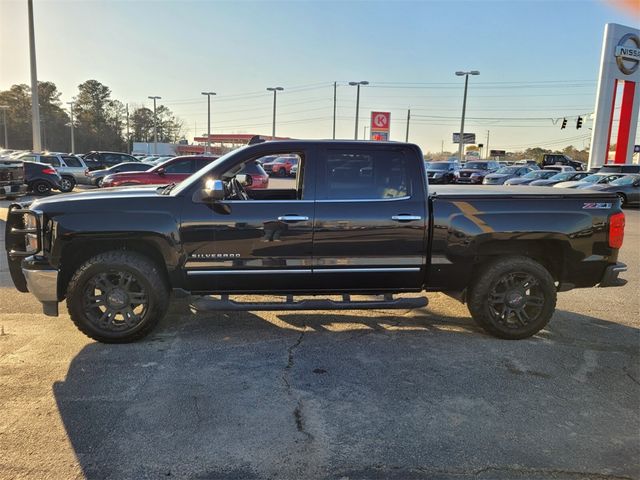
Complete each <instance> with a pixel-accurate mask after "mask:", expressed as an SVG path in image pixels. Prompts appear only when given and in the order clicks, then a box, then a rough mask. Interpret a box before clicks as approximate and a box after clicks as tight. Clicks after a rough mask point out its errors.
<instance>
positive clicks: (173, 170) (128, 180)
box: [102, 156, 218, 187]
mask: <svg viewBox="0 0 640 480" xmlns="http://www.w3.org/2000/svg"><path fill="white" fill-rule="evenodd" d="M217 158H218V157H213V156H206V157H205V156H202V157H201V156H185V157H175V158H172V159H170V160H167V161H166V162H162V163H161V164H159V165H156V166H155V167H153V168H151V169H150V170H147V171H146V172H121V173H114V174H113V175H107V176H106V177H104V180H103V181H102V186H103V187H122V186H125V185H163V184H166V183H180V182H181V181H182V180H184V179H185V178H187V177H189V176H191V175H192V174H194V173H195V172H197V171H198V170H200V169H201V168H202V167H204V166H206V165H208V164H209V163H211V162H213V161H214V160H216V159H217Z"/></svg>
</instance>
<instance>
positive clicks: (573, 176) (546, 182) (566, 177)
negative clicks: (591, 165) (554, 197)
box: [529, 169, 590, 187]
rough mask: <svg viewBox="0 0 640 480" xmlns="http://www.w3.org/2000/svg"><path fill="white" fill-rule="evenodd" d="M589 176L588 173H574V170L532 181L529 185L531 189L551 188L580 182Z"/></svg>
mask: <svg viewBox="0 0 640 480" xmlns="http://www.w3.org/2000/svg"><path fill="white" fill-rule="evenodd" d="M544 170H546V169H543V171H544ZM589 175H590V173H589V172H576V171H575V170H573V171H568V172H560V173H556V174H555V175H553V176H551V177H549V178H547V179H540V180H534V181H533V182H531V183H530V184H529V185H531V186H532V187H553V186H554V185H556V184H558V183H560V182H571V181H580V180H582V179H583V178H585V177H588V176H589Z"/></svg>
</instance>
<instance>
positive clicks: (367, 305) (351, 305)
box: [190, 294, 429, 312]
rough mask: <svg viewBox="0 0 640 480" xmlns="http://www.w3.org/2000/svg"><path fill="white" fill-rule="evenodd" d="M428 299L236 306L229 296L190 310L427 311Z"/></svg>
mask: <svg viewBox="0 0 640 480" xmlns="http://www.w3.org/2000/svg"><path fill="white" fill-rule="evenodd" d="M428 303H429V300H428V299H427V297H411V298H396V299H394V298H393V295H389V294H386V295H384V300H356V301H352V300H351V296H350V295H342V300H341V301H336V300H328V299H323V300H315V299H314V300H300V301H295V300H294V299H293V295H287V296H286V300H285V301H284V302H237V301H235V300H230V299H229V295H221V297H220V299H217V298H211V297H200V298H197V299H195V300H193V301H192V302H191V305H190V307H191V309H192V310H193V311H196V312H211V311H219V310H227V311H249V310H253V311H274V310H377V309H381V310H387V309H389V310H391V309H393V310H397V309H399V310H411V309H414V308H421V307H426V306H427V305H428Z"/></svg>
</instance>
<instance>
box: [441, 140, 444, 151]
mask: <svg viewBox="0 0 640 480" xmlns="http://www.w3.org/2000/svg"><path fill="white" fill-rule="evenodd" d="M440 153H444V140H442V143H441V144H440Z"/></svg>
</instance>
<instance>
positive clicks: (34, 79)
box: [27, 0, 42, 152]
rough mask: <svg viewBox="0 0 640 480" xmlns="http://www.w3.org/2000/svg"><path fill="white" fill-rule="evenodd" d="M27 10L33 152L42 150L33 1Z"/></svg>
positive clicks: (29, 3) (29, 0) (29, 1)
mask: <svg viewBox="0 0 640 480" xmlns="http://www.w3.org/2000/svg"><path fill="white" fill-rule="evenodd" d="M27 6H28V10H29V59H30V63H31V133H32V138H33V151H35V152H40V151H41V150H42V137H41V135H40V101H39V99H38V72H37V70H36V38H35V34H34V33H33V0H28V2H27Z"/></svg>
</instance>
